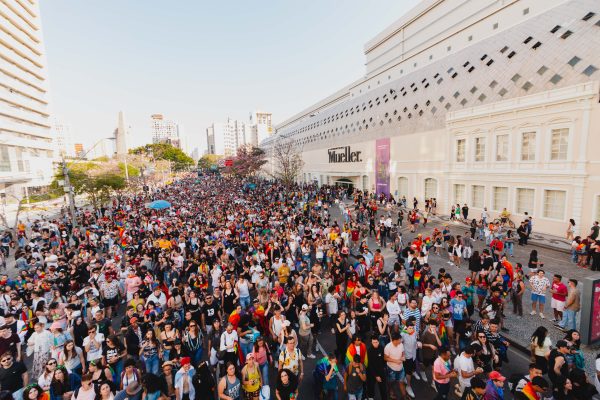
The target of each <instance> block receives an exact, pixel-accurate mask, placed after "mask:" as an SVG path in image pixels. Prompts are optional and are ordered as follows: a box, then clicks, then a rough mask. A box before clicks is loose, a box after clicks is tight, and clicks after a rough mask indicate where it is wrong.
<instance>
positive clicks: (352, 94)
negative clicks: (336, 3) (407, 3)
mask: <svg viewBox="0 0 600 400" xmlns="http://www.w3.org/2000/svg"><path fill="white" fill-rule="evenodd" d="M599 37H600V2H598V1H597V0H520V1H497V0H423V1H421V2H420V3H419V4H418V5H417V6H416V7H414V8H413V9H412V10H410V11H409V12H408V13H406V15H404V16H403V17H401V18H400V19H399V20H398V21H396V22H395V23H393V24H392V25H390V26H388V27H387V28H385V29H384V30H383V31H382V32H381V33H379V34H378V35H376V36H375V37H374V38H373V39H371V40H369V41H368V42H367V43H366V44H365V46H364V56H365V65H366V71H365V74H364V75H363V76H362V77H360V78H359V79H357V80H356V81H354V82H352V83H350V84H349V85H347V86H346V87H344V88H342V89H340V90H339V91H337V92H335V93H333V94H332V95H330V96H328V97H326V98H324V99H323V100H321V101H320V102H318V103H316V104H314V105H312V106H310V107H308V108H306V109H304V110H302V111H300V112H298V113H297V114H296V115H294V116H292V117H290V118H289V119H287V120H285V121H283V122H282V123H280V124H278V125H277V126H276V127H275V130H276V133H275V134H274V135H273V136H272V137H270V138H267V139H266V140H264V141H263V142H262V144H261V146H262V147H263V148H265V150H269V149H270V148H272V146H273V144H274V143H275V142H276V141H277V140H280V139H283V140H290V141H293V142H294V143H295V144H296V145H297V146H298V147H299V149H301V152H302V157H303V160H304V169H303V171H302V173H301V176H300V179H301V180H304V181H310V182H314V181H317V182H319V183H330V184H338V185H343V186H347V187H354V188H359V189H361V190H368V191H370V192H372V191H375V192H378V193H386V194H392V195H394V196H395V197H396V198H401V197H402V196H405V197H406V198H407V199H408V200H409V202H411V200H412V198H413V197H414V198H416V199H417V200H418V201H419V205H420V206H422V205H423V204H424V200H425V199H430V198H436V199H437V205H438V211H439V212H442V213H444V212H445V213H447V212H449V210H450V208H451V206H452V204H461V205H462V204H464V203H467V204H468V205H469V207H470V209H471V212H470V215H474V216H476V217H478V216H479V215H480V213H481V210H482V209H483V208H484V207H486V208H487V209H488V213H489V214H491V216H492V217H495V216H497V215H498V214H499V213H500V212H502V210H503V209H504V208H506V209H507V210H508V211H509V212H511V213H512V220H513V222H516V223H519V222H520V221H522V220H523V219H524V218H525V217H526V215H528V216H532V217H533V220H534V221H535V222H534V226H535V228H534V229H535V230H536V231H537V232H542V233H550V234H555V235H559V236H563V235H564V232H565V229H566V226H567V223H568V221H569V219H570V218H573V219H574V220H575V221H576V224H577V226H576V229H577V230H578V232H577V234H582V235H585V234H587V233H588V232H589V227H590V226H591V224H592V223H593V221H595V220H600V153H599V152H598V151H597V149H598V148H600V135H599V134H598V131H599V130H600V104H599V90H600V83H599V82H598V81H599V80H600V71H599V69H600V40H598V38H599ZM526 213H527V214H526Z"/></svg>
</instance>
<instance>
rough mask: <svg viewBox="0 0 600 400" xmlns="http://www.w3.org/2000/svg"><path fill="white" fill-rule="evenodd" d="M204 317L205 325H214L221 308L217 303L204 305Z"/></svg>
mask: <svg viewBox="0 0 600 400" xmlns="http://www.w3.org/2000/svg"><path fill="white" fill-rule="evenodd" d="M202 315H204V323H205V324H206V325H207V326H208V325H212V323H213V321H214V320H215V319H216V318H217V317H218V316H219V306H218V305H217V303H216V302H215V301H213V302H212V304H210V305H208V304H204V305H203V306H202Z"/></svg>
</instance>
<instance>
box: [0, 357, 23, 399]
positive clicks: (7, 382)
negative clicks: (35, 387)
mask: <svg viewBox="0 0 600 400" xmlns="http://www.w3.org/2000/svg"><path fill="white" fill-rule="evenodd" d="M28 384H29V374H28V373H27V367H26V366H25V364H23V362H21V361H16V360H15V358H14V357H13V355H12V354H11V353H10V352H5V353H4V354H2V355H1V356H0V388H2V390H8V391H9V392H11V393H12V394H13V397H14V398H15V399H16V400H19V399H21V398H22V393H23V388H24V387H25V386H27V385H28Z"/></svg>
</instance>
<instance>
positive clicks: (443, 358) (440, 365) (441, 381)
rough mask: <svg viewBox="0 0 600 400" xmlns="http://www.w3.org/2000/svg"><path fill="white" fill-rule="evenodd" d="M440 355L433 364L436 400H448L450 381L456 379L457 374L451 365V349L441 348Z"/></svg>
mask: <svg viewBox="0 0 600 400" xmlns="http://www.w3.org/2000/svg"><path fill="white" fill-rule="evenodd" d="M438 354H439V355H438V358H437V359H436V360H435V362H434V363H433V382H434V383H435V390H436V391H437V394H436V396H435V398H434V400H446V399H448V393H450V379H452V378H455V377H456V376H457V373H456V371H455V370H454V369H453V368H452V365H451V363H450V357H451V353H450V349H449V348H448V347H441V348H440V349H439V350H438Z"/></svg>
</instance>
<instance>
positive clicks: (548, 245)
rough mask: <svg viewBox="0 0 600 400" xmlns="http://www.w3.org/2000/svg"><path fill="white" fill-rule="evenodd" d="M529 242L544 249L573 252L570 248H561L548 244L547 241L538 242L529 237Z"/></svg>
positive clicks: (566, 252)
mask: <svg viewBox="0 0 600 400" xmlns="http://www.w3.org/2000/svg"><path fill="white" fill-rule="evenodd" d="M527 244H532V245H534V246H537V247H541V248H542V249H548V250H554V251H559V252H561V253H565V254H571V251H570V250H568V249H563V248H560V247H556V246H553V245H551V244H546V243H543V242H538V241H536V240H531V239H529V240H528V241H527Z"/></svg>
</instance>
